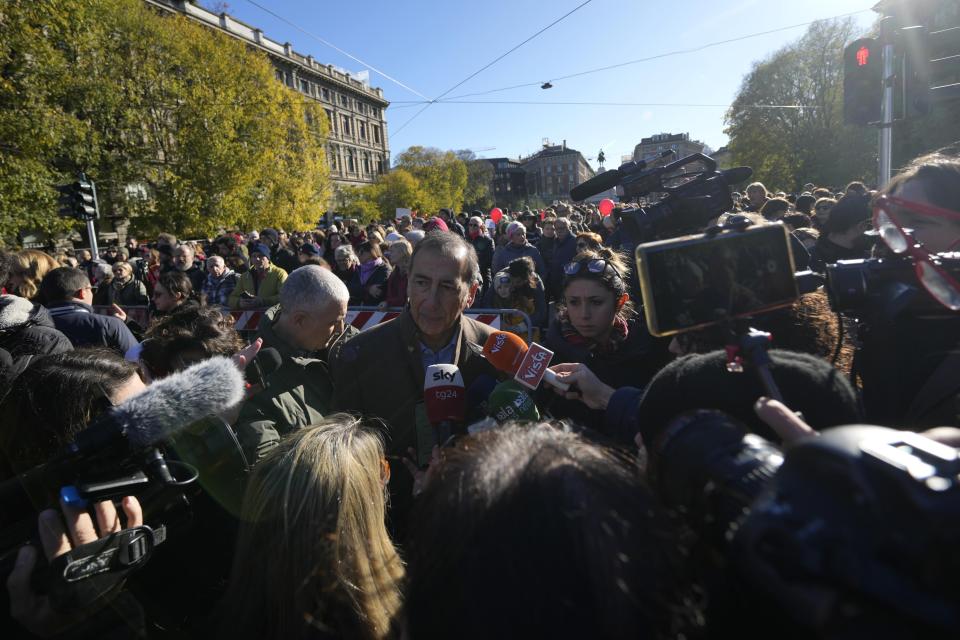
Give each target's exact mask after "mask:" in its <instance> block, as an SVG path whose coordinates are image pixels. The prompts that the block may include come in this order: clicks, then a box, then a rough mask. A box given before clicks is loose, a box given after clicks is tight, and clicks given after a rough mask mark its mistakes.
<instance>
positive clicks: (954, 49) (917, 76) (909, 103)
mask: <svg viewBox="0 0 960 640" xmlns="http://www.w3.org/2000/svg"><path fill="white" fill-rule="evenodd" d="M899 36H900V38H899V43H900V47H899V48H900V49H901V51H902V52H903V60H904V62H903V95H904V109H905V111H904V113H905V114H906V115H907V116H908V117H909V116H911V115H918V114H925V113H927V112H928V111H929V110H930V104H931V103H933V102H940V101H943V100H951V99H954V98H960V27H953V28H951V29H940V30H938V31H929V30H928V29H927V27H924V26H914V27H905V28H903V29H900V33H899Z"/></svg>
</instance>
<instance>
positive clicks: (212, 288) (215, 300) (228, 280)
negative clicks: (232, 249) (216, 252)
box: [203, 269, 239, 307]
mask: <svg viewBox="0 0 960 640" xmlns="http://www.w3.org/2000/svg"><path fill="white" fill-rule="evenodd" d="M237 280H239V276H237V273H236V272H235V271H233V270H231V269H227V270H226V271H224V273H223V275H222V276H220V277H219V278H214V277H213V274H212V273H208V274H207V281H206V282H204V283H203V298H204V300H205V301H206V304H207V305H208V306H211V307H228V306H230V294H231V293H233V290H234V289H235V288H236V286H237Z"/></svg>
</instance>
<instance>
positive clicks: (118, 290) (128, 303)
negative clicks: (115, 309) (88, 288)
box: [107, 278, 150, 307]
mask: <svg viewBox="0 0 960 640" xmlns="http://www.w3.org/2000/svg"><path fill="white" fill-rule="evenodd" d="M149 302H150V298H149V297H148V296H147V287H146V285H145V284H143V283H142V282H140V281H139V280H137V279H136V278H130V279H129V280H127V282H126V283H124V284H120V283H119V282H117V280H114V281H113V282H111V283H110V286H109V287H108V288H107V304H115V305H117V306H119V307H134V306H142V305H146V304H148V303H149Z"/></svg>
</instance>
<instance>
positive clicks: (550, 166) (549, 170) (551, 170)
mask: <svg viewBox="0 0 960 640" xmlns="http://www.w3.org/2000/svg"><path fill="white" fill-rule="evenodd" d="M552 172H553V165H550V164H548V165H547V173H552Z"/></svg>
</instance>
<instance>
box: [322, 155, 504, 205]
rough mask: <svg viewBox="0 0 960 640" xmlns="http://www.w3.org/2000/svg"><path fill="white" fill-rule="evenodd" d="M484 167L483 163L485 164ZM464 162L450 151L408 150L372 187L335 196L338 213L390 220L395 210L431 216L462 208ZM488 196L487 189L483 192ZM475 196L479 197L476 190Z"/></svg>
mask: <svg viewBox="0 0 960 640" xmlns="http://www.w3.org/2000/svg"><path fill="white" fill-rule="evenodd" d="M484 164H486V163H484ZM468 175H469V171H468V168H467V163H466V162H464V161H463V160H461V159H460V158H458V157H457V154H455V153H454V152H452V151H440V150H439V149H431V148H425V147H410V148H409V149H407V150H406V151H404V152H403V153H401V154H400V155H399V156H398V157H397V163H396V166H395V167H394V168H393V169H392V170H391V171H390V172H388V173H385V174H383V175H381V176H380V177H379V179H378V180H377V181H376V182H375V183H374V184H371V185H367V186H364V187H355V188H352V189H347V190H343V191H341V192H340V193H339V194H338V212H339V213H340V214H341V215H344V216H349V217H352V218H357V219H359V220H362V221H370V220H381V219H391V218H393V216H394V215H395V214H396V210H397V209H398V208H406V209H413V210H416V211H420V212H421V213H424V214H428V215H429V214H433V213H436V212H437V211H439V210H440V209H442V208H444V207H449V208H451V209H454V210H456V211H461V210H463V209H464V203H465V202H469V201H467V200H466V195H467V194H468ZM486 192H487V193H489V187H487V190H486ZM472 193H473V194H474V197H480V198H482V192H481V191H480V190H479V189H478V188H475V190H474V191H473V192H472Z"/></svg>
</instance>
